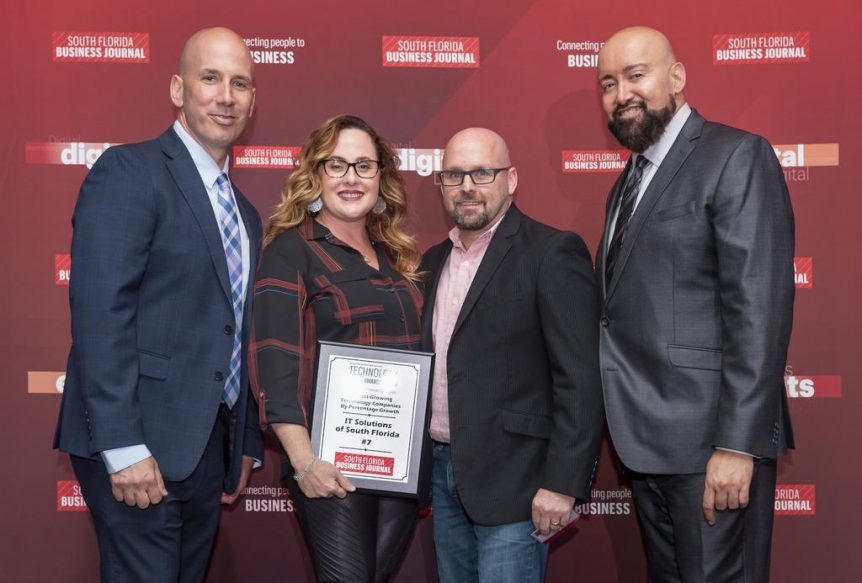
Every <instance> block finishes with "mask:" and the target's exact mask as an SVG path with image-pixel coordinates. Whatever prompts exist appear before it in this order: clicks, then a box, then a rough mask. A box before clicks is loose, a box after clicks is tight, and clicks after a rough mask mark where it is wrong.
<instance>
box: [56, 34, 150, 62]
mask: <svg viewBox="0 0 862 583" xmlns="http://www.w3.org/2000/svg"><path fill="white" fill-rule="evenodd" d="M51 52H52V53H53V57H54V61H59V62H64V63H149V62H150V33H148V32H54V33H53V34H52V35H51Z"/></svg>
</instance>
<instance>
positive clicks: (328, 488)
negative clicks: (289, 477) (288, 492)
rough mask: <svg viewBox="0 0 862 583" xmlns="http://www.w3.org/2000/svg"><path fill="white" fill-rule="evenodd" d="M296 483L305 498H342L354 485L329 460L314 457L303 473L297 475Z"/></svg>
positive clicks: (354, 487)
mask: <svg viewBox="0 0 862 583" xmlns="http://www.w3.org/2000/svg"><path fill="white" fill-rule="evenodd" d="M299 478H300V479H299V480H297V484H299V488H300V489H301V490H302V493H303V494H305V496H306V498H329V497H331V496H337V497H339V498H344V497H345V496H347V493H348V492H353V491H354V490H356V486H354V485H353V484H351V483H350V480H348V479H347V478H345V477H344V475H343V474H342V473H341V472H340V471H339V470H338V468H336V467H335V466H334V465H332V464H331V463H329V462H325V461H323V460H319V459H315V460H314V462H313V463H312V464H311V466H310V467H309V468H308V470H307V471H306V472H305V474H304V475H301V476H299Z"/></svg>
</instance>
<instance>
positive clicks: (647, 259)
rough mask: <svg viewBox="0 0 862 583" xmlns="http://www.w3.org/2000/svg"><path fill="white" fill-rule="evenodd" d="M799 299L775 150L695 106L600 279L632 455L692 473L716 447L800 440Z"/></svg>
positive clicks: (618, 403)
mask: <svg viewBox="0 0 862 583" xmlns="http://www.w3.org/2000/svg"><path fill="white" fill-rule="evenodd" d="M622 181H623V176H621V177H620V178H619V179H618V180H617V184H616V186H615V187H614V188H613V189H612V191H611V194H610V196H609V198H608V217H610V216H611V212H610V211H611V209H612V208H613V207H614V205H615V204H616V200H617V198H618V197H619V191H620V189H621V188H622ZM607 221H608V222H609V221H610V218H608V219H607ZM608 226H609V225H608V224H606V225H605V233H607V228H608ZM605 241H606V236H605V237H603V238H602V242H601V244H600V246H599V251H598V253H597V256H598V265H597V274H598V277H599V280H600V281H602V282H603V281H604V277H603V276H602V274H603V273H604V262H605V255H606V254H605V251H604V250H605ZM793 296H794V283H793V211H792V209H791V207H790V197H789V195H788V192H787V186H786V185H785V183H784V176H783V174H782V172H781V168H780V166H779V164H778V161H777V160H776V157H775V153H774V152H773V150H772V148H771V147H770V145H769V144H768V143H767V142H766V140H764V139H763V138H761V137H760V136H756V135H753V134H750V133H747V132H743V131H740V130H737V129H734V128H730V127H727V126H724V125H720V124H715V123H710V122H707V121H706V120H704V119H703V117H701V116H700V115H699V114H698V113H697V112H696V111H692V113H691V117H689V119H688V120H687V121H686V123H685V125H684V126H683V128H682V131H681V132H680V134H679V136H678V137H677V139H676V141H675V142H674V144H673V146H672V147H671V149H670V151H669V152H668V154H667V156H666V157H665V159H664V161H663V162H662V164H661V166H659V168H658V170H657V171H656V174H655V175H654V176H653V179H652V181H651V182H650V184H649V186H648V187H647V189H646V191H645V192H644V194H643V197H642V199H641V201H640V203H639V205H638V207H637V209H636V211H635V213H634V215H632V218H631V220H630V222H629V225H628V230H627V231H626V236H625V238H624V240H623V245H622V248H621V249H620V252H619V256H618V258H617V262H616V265H615V267H614V276H613V279H612V280H611V281H610V282H608V285H606V286H604V289H603V301H602V320H601V326H602V328H601V362H602V381H603V384H604V390H605V406H606V409H607V416H608V425H609V428H610V432H611V437H612V438H613V442H614V446H615V448H616V451H617V453H618V454H619V456H620V458H621V459H622V461H623V463H624V464H625V465H626V466H628V467H630V468H632V469H634V470H637V471H639V472H644V473H659V474H682V473H696V472H703V471H704V470H705V467H706V462H707V460H708V459H709V456H710V455H712V452H713V451H714V448H715V447H722V448H726V449H733V450H738V451H743V452H747V453H750V454H754V455H756V456H760V457H765V458H776V457H777V456H779V455H781V454H782V453H783V452H784V451H785V450H786V448H787V447H792V445H793V436H792V432H791V427H790V418H789V414H788V411H787V402H786V394H785V389H784V365H785V359H786V356H787V345H788V342H789V338H790V328H791V322H792V319H793Z"/></svg>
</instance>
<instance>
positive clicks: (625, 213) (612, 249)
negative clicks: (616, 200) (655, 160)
mask: <svg viewBox="0 0 862 583" xmlns="http://www.w3.org/2000/svg"><path fill="white" fill-rule="evenodd" d="M648 163H649V160H647V159H646V156H643V155H640V156H638V161H637V162H636V163H635V164H634V165H633V166H632V167H631V169H630V171H629V175H628V177H627V178H626V184H625V186H624V187H623V196H622V199H621V202H620V211H619V212H618V213H617V221H616V223H615V226H614V236H613V238H612V239H611V244H610V245H608V255H607V257H606V258H605V278H606V279H605V281H606V282H608V283H610V281H611V278H613V275H614V263H616V260H617V257H618V256H619V253H620V248H622V246H623V236H624V235H625V234H626V227H628V224H629V219H630V218H631V216H632V212H633V211H634V208H635V202H636V201H637V199H638V190H640V185H641V178H643V174H644V167H645V166H646V165H647V164H648Z"/></svg>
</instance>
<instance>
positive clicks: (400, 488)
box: [311, 341, 434, 496]
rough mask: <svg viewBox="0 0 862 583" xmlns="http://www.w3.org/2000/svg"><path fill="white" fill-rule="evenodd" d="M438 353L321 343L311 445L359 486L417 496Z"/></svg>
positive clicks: (319, 343) (319, 455)
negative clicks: (435, 358)
mask: <svg viewBox="0 0 862 583" xmlns="http://www.w3.org/2000/svg"><path fill="white" fill-rule="evenodd" d="M433 364H434V355H433V354H431V353H427V352H414V351H408V350H394V349H387V348H379V347H374V346H358V345H355V344H342V343H337V342H326V341H319V342H318V351H317V381H316V387H315V389H316V390H315V397H314V413H313V421H312V425H311V445H312V448H313V449H314V453H315V454H316V455H317V457H318V458H320V459H322V460H325V461H328V462H330V463H332V464H334V465H335V467H337V468H338V469H339V470H341V473H342V474H344V475H345V476H346V477H347V478H348V479H349V480H350V481H351V482H352V483H353V484H354V485H355V486H356V487H357V488H362V489H364V490H367V491H375V492H383V493H390V494H401V495H407V496H416V495H417V491H418V484H419V466H420V462H421V457H422V443H423V440H424V439H426V435H425V433H426V432H425V419H426V414H427V412H428V388H429V385H430V382H431V370H432V366H433Z"/></svg>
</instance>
